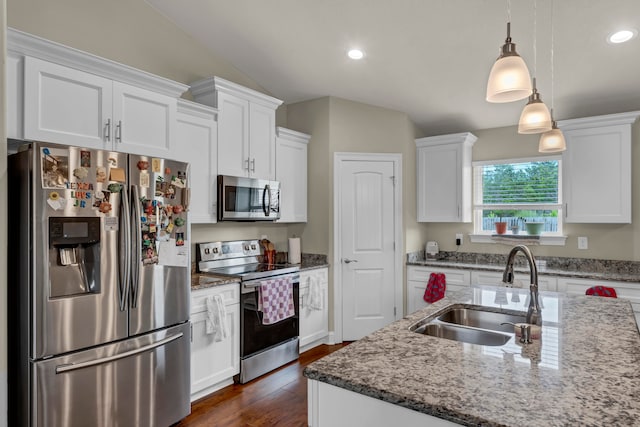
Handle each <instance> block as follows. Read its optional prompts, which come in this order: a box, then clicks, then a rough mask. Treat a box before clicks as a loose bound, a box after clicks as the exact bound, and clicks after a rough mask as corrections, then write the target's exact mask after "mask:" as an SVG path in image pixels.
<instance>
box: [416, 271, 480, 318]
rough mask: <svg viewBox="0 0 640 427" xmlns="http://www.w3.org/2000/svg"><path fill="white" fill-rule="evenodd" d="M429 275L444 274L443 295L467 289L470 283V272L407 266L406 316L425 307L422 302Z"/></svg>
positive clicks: (424, 303)
mask: <svg viewBox="0 0 640 427" xmlns="http://www.w3.org/2000/svg"><path fill="white" fill-rule="evenodd" d="M431 273H444V275H445V278H446V281H447V289H446V292H445V295H446V294H448V293H449V292H455V291H459V290H462V289H465V288H468V287H469V285H470V283H471V272H469V271H466V270H454V269H447V268H437V267H426V266H425V267H417V266H407V314H411V313H413V312H414V311H416V310H418V309H420V308H422V307H426V306H427V303H426V302H425V301H424V291H425V289H426V288H427V284H428V283H429V277H430V276H431Z"/></svg>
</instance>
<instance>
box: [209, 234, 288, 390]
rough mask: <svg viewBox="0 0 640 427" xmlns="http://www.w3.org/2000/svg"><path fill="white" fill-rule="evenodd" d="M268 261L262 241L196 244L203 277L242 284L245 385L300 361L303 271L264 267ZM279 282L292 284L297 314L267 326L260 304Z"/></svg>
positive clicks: (242, 374) (242, 372) (242, 375)
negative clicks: (271, 284)
mask: <svg viewBox="0 0 640 427" xmlns="http://www.w3.org/2000/svg"><path fill="white" fill-rule="evenodd" d="M262 258H263V256H262V253H261V249H260V243H259V242H258V241H257V240H239V241H230V242H210V243H198V244H197V245H196V265H197V271H198V272H199V273H211V274H217V275H223V276H229V277H237V278H238V279H240V292H241V296H240V313H241V314H240V374H239V375H238V376H236V378H235V380H236V382H239V383H241V384H244V383H246V382H249V381H251V380H252V379H254V378H257V377H259V376H261V375H263V374H265V373H267V372H269V371H272V370H273V369H276V368H278V367H280V366H282V365H284V364H286V363H289V362H291V361H293V360H296V359H297V358H298V356H299V340H298V334H299V323H298V322H299V317H298V316H299V313H300V311H299V304H298V298H299V282H300V273H299V271H300V268H299V266H297V265H291V264H267V263H263V262H262ZM276 279H283V280H282V281H290V282H291V283H292V293H293V303H294V308H295V310H294V311H295V313H294V314H293V316H291V317H287V318H285V319H283V320H280V321H278V322H276V323H271V324H265V321H264V320H265V319H264V312H263V310H262V309H261V307H260V305H259V301H260V299H259V298H260V292H261V291H262V292H264V289H265V288H264V286H268V284H267V283H266V282H274V281H275V280H276ZM282 281H280V282H282ZM261 288H262V289H261Z"/></svg>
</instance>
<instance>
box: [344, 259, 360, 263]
mask: <svg viewBox="0 0 640 427" xmlns="http://www.w3.org/2000/svg"><path fill="white" fill-rule="evenodd" d="M342 262H344V263H345V264H351V263H352V262H358V260H357V259H349V258H343V259H342Z"/></svg>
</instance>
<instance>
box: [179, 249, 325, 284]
mask: <svg viewBox="0 0 640 427" xmlns="http://www.w3.org/2000/svg"><path fill="white" fill-rule="evenodd" d="M301 261H302V263H301V264H300V271H306V270H314V269H317V268H326V267H328V266H329V264H328V263H327V259H326V256H325V257H322V256H318V257H314V256H305V257H302V259H301ZM239 282H240V279H239V278H237V277H229V276H221V275H217V274H212V273H196V272H193V273H192V274H191V290H192V291H195V290H198V289H206V288H210V287H212V286H220V285H227V284H229V283H239Z"/></svg>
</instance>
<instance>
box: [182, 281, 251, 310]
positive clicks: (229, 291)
mask: <svg viewBox="0 0 640 427" xmlns="http://www.w3.org/2000/svg"><path fill="white" fill-rule="evenodd" d="M212 295H221V296H222V299H223V301H224V305H231V304H239V303H240V284H239V283H230V284H228V285H220V286H213V287H211V288H206V289H198V290H196V291H192V292H191V314H192V315H193V314H196V313H202V312H204V311H207V297H209V296H212Z"/></svg>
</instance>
